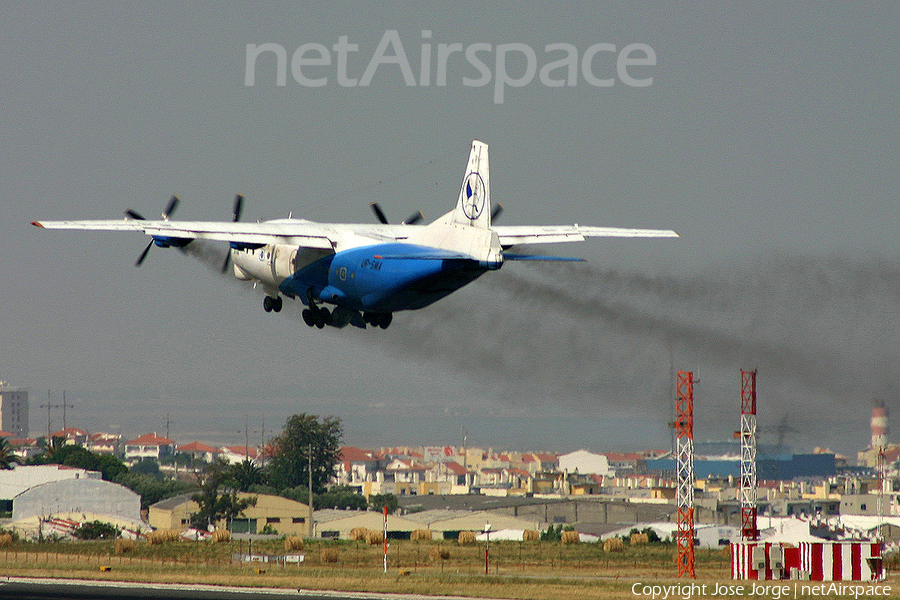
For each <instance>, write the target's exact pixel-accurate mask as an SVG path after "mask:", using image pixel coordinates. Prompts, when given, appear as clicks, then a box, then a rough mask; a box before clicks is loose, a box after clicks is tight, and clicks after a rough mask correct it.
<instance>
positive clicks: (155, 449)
mask: <svg viewBox="0 0 900 600" xmlns="http://www.w3.org/2000/svg"><path fill="white" fill-rule="evenodd" d="M174 453H175V442H173V441H172V440H170V439H169V438H164V437H160V436H158V435H156V433H147V434H144V435H142V436H141V437H139V438H136V439H133V440H131V441H129V442H127V443H126V444H125V460H126V461H128V462H137V461H140V460H142V459H145V458H151V459H153V460H159V459H161V458H164V457H166V456H172V455H173V454H174Z"/></svg>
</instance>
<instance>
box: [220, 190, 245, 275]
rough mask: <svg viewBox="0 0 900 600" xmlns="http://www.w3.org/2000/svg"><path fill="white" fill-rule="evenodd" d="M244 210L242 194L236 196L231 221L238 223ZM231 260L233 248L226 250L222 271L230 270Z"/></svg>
mask: <svg viewBox="0 0 900 600" xmlns="http://www.w3.org/2000/svg"><path fill="white" fill-rule="evenodd" d="M242 212H244V197H243V196H242V195H240V194H238V195H237V196H235V197H234V207H233V208H232V209H231V222H232V223H237V222H238V221H240V220H241V213H242ZM229 262H231V250H230V249H229V250H227V251H226V252H225V262H223V263H222V272H223V273H224V272H225V271H227V270H228V263H229Z"/></svg>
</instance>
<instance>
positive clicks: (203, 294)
mask: <svg viewBox="0 0 900 600" xmlns="http://www.w3.org/2000/svg"><path fill="white" fill-rule="evenodd" d="M98 6H99V5H97V4H93V3H88V4H74V3H66V4H52V3H40V4H34V3H21V4H17V5H15V6H12V7H10V6H6V7H4V8H3V9H2V10H3V17H4V19H3V21H4V26H3V27H2V29H0V49H2V51H3V57H4V59H3V61H2V62H0V73H2V78H3V85H2V86H0V116H2V118H0V139H2V144H0V151H2V164H3V169H2V178H3V184H4V185H3V193H4V196H5V198H6V200H5V201H4V202H3V203H2V204H0V206H2V209H0V210H2V212H0V217H2V218H0V268H2V285H0V301H2V311H3V312H2V321H0V326H2V332H3V334H2V341H3V343H2V344H0V378H2V379H3V380H7V381H8V382H9V383H10V384H11V385H13V386H17V387H27V388H28V389H29V390H30V392H31V401H32V409H31V423H32V427H31V429H32V432H33V433H34V434H38V433H40V432H41V431H44V430H45V429H46V412H45V411H44V410H43V409H41V408H39V406H38V405H39V404H41V403H46V402H47V391H48V390H52V392H51V396H50V397H51V402H52V403H59V402H60V400H61V395H62V390H64V389H65V390H67V400H68V401H69V402H71V403H72V404H73V405H74V406H73V407H72V408H70V409H69V410H68V413H67V414H68V417H69V420H70V422H71V423H74V424H77V425H80V426H82V427H85V428H88V429H93V430H101V429H111V430H114V431H116V430H119V429H121V430H122V431H123V433H125V434H126V435H132V434H133V435H135V436H136V435H138V434H140V433H144V432H147V431H159V432H163V431H165V428H166V419H167V414H168V416H169V419H170V421H171V424H170V431H171V434H172V436H173V437H175V438H176V439H178V440H179V441H183V442H187V441H191V440H193V439H200V440H204V441H212V442H217V441H226V440H229V439H230V440H242V439H243V435H244V431H245V429H247V430H248V432H249V435H250V437H251V439H258V438H259V437H260V435H261V434H262V435H270V434H271V433H274V430H277V429H279V428H280V427H281V425H283V423H284V420H285V419H286V417H288V416H289V415H291V414H294V413H297V412H312V413H314V414H335V415H337V416H340V417H341V418H342V419H343V420H344V423H345V426H346V437H345V441H346V442H348V443H353V444H357V445H373V446H378V445H382V444H394V443H403V442H406V443H414V444H422V443H439V444H446V443H450V444H461V443H462V437H463V434H462V431H463V428H465V429H466V430H467V431H468V443H469V444H470V445H482V446H490V445H493V446H497V447H506V448H533V449H541V448H546V449H555V450H570V449H577V448H579V447H587V448H591V449H594V450H625V449H636V448H648V447H668V445H669V439H670V433H669V431H668V429H667V427H666V423H667V422H668V421H669V420H670V413H671V399H672V388H673V387H674V381H673V378H672V375H671V371H672V369H673V368H674V369H675V370H679V369H685V370H693V371H694V372H695V373H696V376H697V378H698V384H697V388H696V403H697V411H698V414H697V428H696V437H697V438H698V439H706V438H710V439H720V438H726V437H730V432H731V431H733V430H734V429H736V428H737V427H738V422H739V406H740V404H739V401H740V373H739V372H740V369H741V368H751V367H758V368H759V407H760V408H759V410H760V417H759V418H760V423H761V427H762V433H761V435H762V437H763V441H765V442H775V441H778V440H782V441H784V442H785V443H791V444H795V445H797V446H799V447H800V448H806V449H810V448H812V447H813V446H815V445H830V446H831V447H832V448H834V449H838V450H842V451H845V452H849V451H855V450H856V449H858V448H859V447H860V446H862V445H864V444H865V443H866V441H867V438H868V435H869V432H868V415H869V413H870V407H871V402H872V400H873V398H876V397H877V398H883V399H885V400H886V401H887V402H888V405H889V407H891V408H892V409H893V410H894V413H895V414H898V415H900V406H898V402H897V395H898V391H897V376H898V362H900V361H898V358H900V357H898V351H897V348H898V342H900V329H898V318H900V314H898V312H900V311H898V306H900V302H898V301H900V245H898V241H900V227H898V226H900V223H898V203H897V200H896V194H897V190H898V177H900V175H898V173H900V164H898V163H900V160H898V152H897V140H898V139H900V124H898V116H897V114H898V113H897V106H896V97H897V86H898V84H897V82H898V81H900V61H898V60H897V56H898V50H900V42H898V39H897V35H896V28H897V23H898V22H900V7H898V5H897V4H896V3H894V2H883V3H874V2H872V3H846V4H837V5H835V4H833V3H828V4H820V3H813V4H800V5H797V6H796V7H794V8H783V7H780V6H778V5H777V4H771V3H765V4H763V3H754V4H753V5H747V4H744V3H740V4H738V3H725V4H722V3H719V4H710V3H687V4H682V5H681V6H679V7H677V8H676V7H675V6H673V5H672V4H671V3H669V2H643V3H637V4H634V3H631V4H625V5H622V4H621V3H595V2H592V3H583V4H576V3H570V2H546V3H537V4H535V3H527V4H526V3H512V2H499V3H490V4H489V5H488V4H484V3H482V4H481V5H478V6H477V7H472V6H469V5H466V4H464V3H459V2H452V3H451V2H430V3H427V6H421V7H418V6H416V5H415V4H414V3H413V4H411V3H409V2H387V3H386V2H383V1H382V2H378V3H374V2H373V3H369V2H354V3H346V4H342V3H331V2H321V3H319V2H315V3H287V4H285V5H283V6H281V7H276V6H275V5H273V4H269V3H266V4H257V3H252V4H249V5H234V4H220V3H213V4H208V3H189V4H187V6H186V7H185V6H182V5H180V4H179V5H177V6H175V7H164V6H163V5H162V4H160V3H145V4H129V5H127V6H126V7H122V8H120V7H115V8H104V9H103V11H102V12H98ZM386 32H388V33H386ZM390 32H396V34H392V33H390ZM423 32H424V33H423ZM391 35H394V36H395V39H397V40H399V42H400V45H402V47H403V50H404V52H405V54H406V58H407V61H408V63H409V65H410V73H411V76H412V79H413V81H411V82H407V81H406V78H405V75H406V74H405V73H404V70H403V69H401V67H400V66H398V65H397V64H388V63H389V62H390V61H388V60H385V61H384V64H381V65H380V66H377V68H376V69H375V70H374V71H372V72H371V73H369V75H370V77H369V78H368V79H369V80H370V81H368V82H367V83H368V85H360V82H362V81H364V80H365V79H366V77H365V75H366V71H367V67H369V66H370V65H369V63H370V60H371V59H372V57H373V56H375V54H376V50H377V47H378V45H379V42H382V41H384V40H385V39H388V38H390V36H391ZM386 36H387V37H386ZM344 38H346V39H345V40H344ZM342 40H344V41H343V42H342ZM267 43H269V44H277V45H279V46H280V47H283V48H284V49H285V53H286V56H287V59H288V63H289V65H288V68H287V70H286V81H285V85H283V86H279V85H277V75H278V74H277V72H276V71H277V70H276V67H275V60H274V58H273V57H274V54H271V53H269V54H267V55H266V56H265V57H261V58H260V59H259V61H258V62H257V63H256V65H257V66H256V72H255V80H254V82H253V85H249V86H248V85H246V84H245V78H246V75H247V74H246V70H245V67H246V51H247V50H246V48H247V45H248V44H256V45H260V44H267ZM344 43H346V44H349V45H355V46H354V47H358V50H355V51H352V52H345V53H344V54H343V57H341V56H340V55H339V52H338V51H337V50H336V49H335V48H336V47H337V46H339V45H341V44H344ZM304 44H318V45H320V46H307V47H306V48H308V49H311V50H308V51H307V53H306V54H301V55H296V56H295V51H296V50H297V49H298V48H300V47H301V46H303V45H304ZM441 44H444V45H450V44H459V48H462V49H464V50H463V51H462V52H457V53H455V54H451V55H450V58H449V59H447V70H446V79H445V82H444V85H437V83H438V80H437V77H438V73H437V69H438V62H439V60H438V46H439V45H441ZM506 44H515V46H503V47H504V48H508V49H509V50H508V51H507V52H506V53H505V54H501V52H500V51H499V50H498V46H500V45H506ZM548 44H568V45H570V46H571V47H574V48H575V49H576V50H577V52H578V60H577V64H576V69H575V70H574V72H573V73H571V74H570V73H569V71H568V70H567V68H565V67H557V68H555V69H554V70H552V71H550V72H549V74H548V79H547V81H550V82H551V83H552V81H565V80H566V79H567V78H568V77H570V76H571V78H572V81H571V83H573V84H574V85H567V86H562V87H556V86H551V85H549V84H548V83H547V81H545V79H542V78H541V76H540V74H541V72H542V67H544V66H546V65H547V64H548V63H552V62H553V61H556V60H558V59H560V57H562V56H563V55H564V53H563V52H562V51H559V50H558V51H556V52H555V53H554V52H548V51H547V50H546V47H547V45H548ZM595 44H611V45H613V46H615V49H616V52H608V51H606V49H607V48H609V47H608V46H601V47H595V46H594V45H595ZM629 44H643V45H646V46H648V47H650V48H652V51H653V52H652V53H653V54H654V55H655V64H652V65H637V66H631V67H629V68H628V70H627V71H626V75H627V76H630V77H632V78H635V79H638V80H641V81H644V82H647V81H648V79H649V78H652V85H648V86H644V87H637V86H633V85H628V84H627V79H626V78H625V77H622V75H621V73H620V72H619V71H618V70H617V64H616V55H617V53H618V52H619V51H621V50H622V49H623V48H625V47H626V46H628V45H629ZM445 47H447V48H452V46H445ZM567 47H569V46H567ZM591 47H595V49H597V51H595V52H594V57H593V60H591V61H590V65H589V66H590V68H591V72H589V73H587V75H586V74H585V72H584V67H583V64H582V60H581V59H582V56H583V54H585V53H587V51H588V49H590V48H591ZM316 48H318V49H319V50H321V49H323V48H324V49H325V51H326V52H328V58H330V59H331V60H330V64H327V65H315V64H303V60H307V59H308V60H310V61H312V62H314V59H315V58H316V57H317V56H318V57H319V58H321V57H322V54H321V52H320V53H319V54H318V55H317V54H316V52H317V50H316ZM396 48H397V46H396V44H393V45H391V47H390V49H389V51H387V52H385V53H384V54H383V56H391V55H396ZM522 48H525V49H530V50H532V51H533V52H534V56H535V60H536V64H535V74H534V76H533V78H532V79H531V80H530V81H528V80H527V77H526V76H527V75H528V71H527V67H528V65H527V60H526V58H525V56H526V55H525V53H524V51H523V50H522ZM423 49H424V54H425V55H426V56H427V57H428V58H427V62H430V63H431V64H430V65H429V69H427V75H428V77H425V79H427V80H428V83H430V85H427V86H422V85H419V84H420V83H421V81H422V79H421V78H422V77H423V75H422V72H423V70H425V69H424V68H423V63H422V59H421V57H422V55H423ZM479 49H481V50H480V53H479V52H476V51H477V50H479ZM467 50H471V51H472V52H473V53H474V56H475V57H476V58H477V59H480V62H479V61H471V60H467V58H466V56H467V55H466V54H465V52H466V51H467ZM645 55H646V53H645V54H643V55H642V54H641V53H640V52H637V53H636V54H635V55H634V57H637V58H640V57H641V56H645ZM501 57H503V58H504V61H502V66H503V67H504V70H505V71H506V73H507V76H508V77H509V79H512V80H515V79H522V81H521V83H523V84H524V85H521V86H520V87H515V86H513V85H509V86H503V87H502V88H500V91H502V102H499V101H498V87H497V78H498V77H499V76H500V75H501V74H502V73H501V69H500V66H501V65H498V63H497V61H500V60H501ZM292 58H297V61H298V62H297V65H296V72H295V71H294V70H292V69H291V64H290V63H291V59H292ZM342 58H343V59H345V60H346V64H341V60H342ZM323 62H324V61H323ZM476 63H477V64H476ZM479 65H483V67H484V69H485V70H486V71H487V73H486V74H485V73H484V72H483V71H481V70H479ZM342 69H343V71H342ZM295 73H299V74H300V75H301V77H307V78H309V79H319V80H321V82H322V83H324V85H321V86H320V87H312V86H310V85H304V84H302V83H298V82H297V80H296V79H295ZM342 77H343V79H342ZM486 77H489V79H486ZM592 78H593V79H592ZM346 79H352V80H356V82H357V85H355V86H353V87H350V86H349V85H346ZM597 79H604V80H606V79H608V80H610V81H611V82H612V84H613V85H611V86H607V87H598V86H595V85H591V83H590V81H592V80H597ZM551 80H552V81H551ZM342 82H343V84H342ZM473 82H474V83H479V82H481V83H486V84H485V85H472V83H473ZM407 83H415V84H416V85H407ZM473 138H478V139H481V140H483V141H485V142H486V143H488V144H490V148H491V167H492V172H491V184H492V190H491V192H492V197H493V199H494V200H495V201H498V202H501V203H502V204H503V205H504V207H505V209H506V210H505V212H504V213H503V216H502V223H504V224H510V225H512V224H523V225H524V224H565V223H573V222H578V223H581V224H591V225H609V226H630V227H652V228H673V229H675V230H677V231H678V232H679V233H680V234H681V235H682V238H681V239H678V240H593V241H589V242H586V243H582V244H577V245H573V246H568V247H565V248H564V250H563V252H564V253H566V254H577V255H580V256H584V257H585V258H587V259H588V260H589V263H588V264H587V265H577V266H571V265H563V266H558V265H542V266H533V265H522V264H510V265H507V266H505V267H504V268H503V269H502V270H501V271H500V272H498V273H489V274H487V275H485V276H484V277H483V278H482V279H481V280H479V281H478V282H476V283H474V284H472V285H471V286H469V287H467V288H464V289H463V290H461V291H459V292H458V293H456V294H454V295H453V296H451V297H449V298H447V299H446V300H444V301H441V302H439V303H437V304H435V305H434V306H432V307H430V308H428V309H425V310H422V311H420V312H418V313H400V314H397V315H395V319H394V324H393V325H392V327H391V329H389V330H387V331H381V330H377V331H372V330H369V331H359V330H353V329H345V330H335V329H330V328H329V329H326V330H323V331H320V330H311V329H309V328H307V327H306V326H305V325H303V323H302V322H301V321H300V319H298V315H299V307H298V305H297V304H296V303H289V304H290V305H289V306H287V307H286V309H285V312H283V313H281V314H278V315H275V314H267V313H265V312H264V311H263V310H262V300H261V295H260V294H259V293H258V292H255V291H253V290H252V289H250V288H248V287H246V286H243V285H240V284H238V283H236V282H234V281H233V280H228V279H226V278H223V277H221V276H220V275H219V274H218V273H216V271H215V269H210V268H208V267H207V266H206V265H205V264H204V261H203V260H200V261H198V260H196V258H195V257H191V256H185V255H183V254H182V253H180V252H178V251H176V250H162V249H159V248H153V249H152V250H151V252H150V255H149V257H148V258H147V260H146V262H145V263H144V265H143V266H142V267H141V268H140V269H136V268H135V267H134V266H133V265H134V261H135V260H136V259H137V257H138V255H139V254H140V252H141V249H142V248H143V246H144V245H145V244H146V241H147V240H146V238H145V237H143V236H134V235H127V234H117V233H101V232H97V233H89V232H68V231H41V230H38V229H36V228H34V227H31V226H30V225H29V224H28V223H29V222H30V221H32V220H35V219H45V220H49V219H78V218H118V217H120V216H122V211H123V210H124V209H126V208H133V209H135V210H138V211H139V212H142V213H144V214H145V215H147V216H154V215H156V214H158V213H159V212H160V211H161V210H162V208H163V207H164V206H165V204H166V202H167V201H168V199H169V197H170V196H171V195H172V194H178V195H179V196H180V197H181V199H182V205H181V207H180V208H179V212H178V214H177V217H178V218H185V219H198V220H199V219H208V220H217V219H227V218H229V215H230V211H231V203H232V201H233V197H234V194H235V193H236V192H242V193H244V194H246V196H247V202H246V205H245V211H244V218H245V219H246V220H257V219H269V218H277V217H285V216H287V215H288V214H289V213H291V212H292V213H293V215H294V216H297V217H304V218H308V219H312V220H318V221H345V222H373V220H374V217H373V216H372V214H371V212H370V210H369V207H368V204H369V203H370V202H372V201H373V200H377V201H379V202H380V203H381V205H382V206H383V208H384V209H385V211H386V212H387V213H388V215H389V216H390V217H393V219H394V220H400V219H402V218H403V217H405V216H406V215H408V214H410V213H412V212H414V211H415V210H418V209H421V210H422V211H423V212H424V213H425V215H426V217H427V218H428V219H433V218H436V217H438V216H440V215H441V214H443V213H444V212H447V211H448V210H450V209H451V208H452V206H453V203H454V201H455V198H456V193H457V190H458V182H459V181H460V178H461V177H462V176H463V169H464V166H465V161H466V156H467V152H468V145H469V143H470V141H471V140H472V139H473ZM216 251H217V250H216V248H213V249H212V250H211V252H212V257H211V258H209V260H208V262H211V263H212V264H218V263H219V262H220V260H221V259H220V255H217V254H215V252H216ZM52 418H53V423H52V426H53V427H54V428H57V427H59V426H61V424H62V423H61V415H60V414H59V412H58V411H53V412H52ZM248 423H249V425H247V424H248ZM261 429H262V430H264V431H262V432H261V431H260V430H261ZM268 430H273V431H268ZM238 432H240V433H238Z"/></svg>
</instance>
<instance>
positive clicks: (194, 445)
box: [178, 442, 219, 454]
mask: <svg viewBox="0 0 900 600" xmlns="http://www.w3.org/2000/svg"><path fill="white" fill-rule="evenodd" d="M178 451H179V452H211V453H213V454H218V453H219V449H218V448H213V447H212V446H207V445H206V444H202V443H200V442H191V443H190V444H185V445H184V446H178Z"/></svg>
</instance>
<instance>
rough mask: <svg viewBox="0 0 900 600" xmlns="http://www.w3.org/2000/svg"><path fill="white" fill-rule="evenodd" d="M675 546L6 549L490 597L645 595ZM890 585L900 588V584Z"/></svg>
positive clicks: (268, 580) (287, 583) (264, 582)
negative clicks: (271, 558)
mask: <svg viewBox="0 0 900 600" xmlns="http://www.w3.org/2000/svg"><path fill="white" fill-rule="evenodd" d="M674 551H675V550H674V546H670V545H643V546H635V547H632V546H628V545H626V547H625V550H624V552H604V551H603V548H602V546H600V545H597V544H572V545H565V544H560V543H558V542H540V543H538V542H496V543H491V545H490V563H489V574H488V575H485V557H484V552H485V547H484V544H483V543H479V544H476V545H471V546H459V545H457V544H455V543H453V542H442V543H440V542H425V541H410V540H404V541H398V540H392V541H391V542H390V546H389V548H388V566H389V568H388V572H387V573H384V569H383V547H382V546H380V545H378V546H369V545H367V544H366V543H365V542H362V541H360V542H344V541H315V542H311V543H307V544H306V546H305V548H304V550H303V551H302V552H301V553H302V554H303V555H304V562H303V563H302V564H299V565H297V564H284V563H272V562H270V563H260V562H252V563H239V562H236V561H233V560H232V556H233V555H235V554H247V553H250V552H251V548H250V545H249V544H248V542H246V541H243V542H237V541H232V542H226V543H219V544H211V543H208V542H171V543H168V544H163V545H150V544H147V543H139V544H137V545H136V546H135V547H134V548H133V549H132V550H131V551H129V552H126V553H117V552H116V548H115V545H114V543H113V542H111V541H109V542H105V541H104V542H59V543H52V544H50V543H48V544H24V543H17V544H13V545H12V546H9V547H7V548H3V549H0V569H2V571H0V573H2V574H4V575H15V576H41V577H59V578H79V579H96V580H107V581H146V582H158V583H204V584H214V585H234V586H248V587H253V586H259V587H283V588H293V589H297V588H304V589H330V590H353V591H368V592H385V593H419V594H432V595H457V596H475V597H485V598H511V599H512V598H516V599H518V598H521V599H535V600H544V599H551V598H565V599H568V598H578V599H582V598H583V599H593V598H613V599H616V598H622V599H624V598H632V599H633V598H636V597H639V596H636V595H635V594H634V593H633V592H632V586H633V585H634V583H640V584H641V585H642V586H643V585H645V584H646V585H654V584H668V585H671V584H678V583H684V582H685V581H686V580H677V579H676V578H675V576H676V563H675V557H674ZM252 553H253V554H254V555H283V554H285V550H284V547H283V544H282V543H281V542H275V541H265V542H253V544H252ZM441 555H443V556H444V557H445V558H441ZM101 568H102V569H103V570H101ZM696 574H697V583H699V584H701V585H702V584H707V586H708V587H707V589H706V590H705V593H703V594H694V597H709V598H714V597H729V596H717V595H714V594H713V590H714V589H715V583H716V582H718V583H721V584H726V583H727V584H733V582H731V581H730V563H729V556H728V555H727V553H726V552H723V551H721V550H716V551H712V550H698V551H697V555H696ZM784 583H789V584H791V585H793V582H784ZM888 583H889V584H891V583H893V585H892V589H893V590H897V591H900V589H898V588H900V581H898V580H896V579H895V578H892V580H891V581H889V582H888ZM638 589H640V588H638ZM748 589H749V588H748ZM892 595H893V596H896V597H900V595H898V594H897V593H896V592H895V593H894V594H892ZM646 597H647V598H649V597H650V596H646ZM678 597H682V596H678ZM730 597H733V595H732V596H730ZM758 597H772V596H771V595H763V596H758ZM798 597H799V596H798ZM816 597H828V596H820V595H817V596H816ZM834 597H846V596H834ZM670 598H671V596H670Z"/></svg>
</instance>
